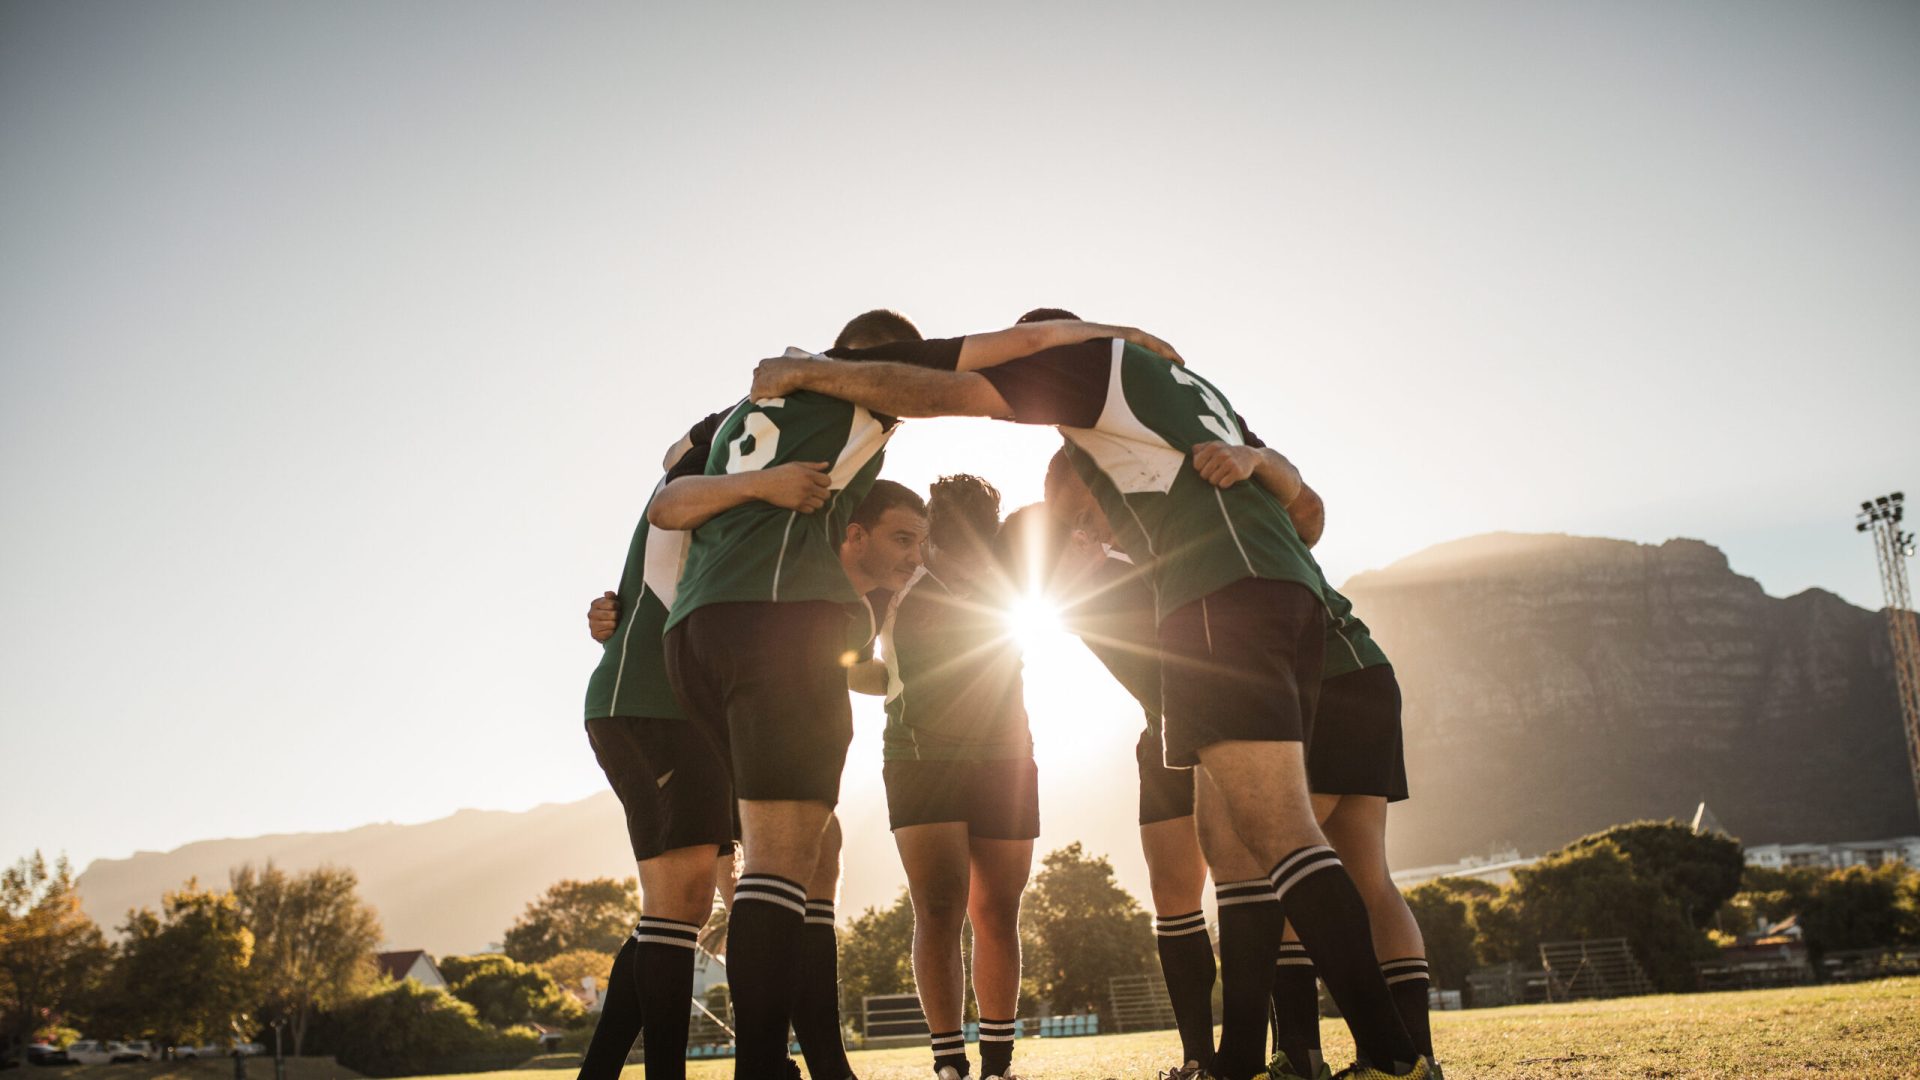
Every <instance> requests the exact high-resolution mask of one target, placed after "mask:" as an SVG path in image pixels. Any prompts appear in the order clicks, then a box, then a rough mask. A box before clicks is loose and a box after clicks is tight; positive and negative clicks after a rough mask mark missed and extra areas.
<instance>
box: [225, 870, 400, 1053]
mask: <svg viewBox="0 0 1920 1080" xmlns="http://www.w3.org/2000/svg"><path fill="white" fill-rule="evenodd" d="M232 883H233V894H234V897H235V899H237V900H238V901H239V904H240V913H241V917H242V918H243V919H244V920H245V922H246V925H247V928H248V929H250V930H252V931H253V943H254V949H253V963H252V970H253V975H254V981H255V987H256V991H255V992H256V994H257V998H256V1001H257V1002H258V1004H259V1005H260V1006H261V1008H262V1011H263V1012H264V1013H265V1014H266V1015H267V1016H270V1017H275V1018H282V1019H285V1020H286V1021H287V1027H288V1029H289V1033H290V1034H291V1035H292V1036H293V1053H294V1056H296V1057H298V1056H299V1054H300V1052H301V1049H302V1047H303V1045H304V1044H305V1042H306V1037H307V1024H308V1022H309V1021H311V1020H312V1018H313V1015H314V1013H315V1011H317V1010H322V1009H331V1008H333V1007H334V1006H336V1005H338V1004H340V1003H341V1002H344V1001H346V1000H348V999H349V998H351V997H353V996H354V995H355V994H356V992H358V991H360V990H362V989H364V988H365V987H366V986H367V985H368V984H370V983H371V982H372V981H373V978H374V959H373V958H374V950H375V949H376V948H378V947H379V944H380V936H381V934H380V918H379V916H377V915H375V914H374V913H373V909H372V908H369V907H367V906H366V905H365V904H362V903H361V902H360V898H359V896H358V895H357V894H356V892H355V888H356V886H357V885H358V881H357V879H356V878H355V877H354V874H353V871H351V870H346V869H342V868H339V867H326V866H323V867H321V868H319V869H317V870H309V871H307V872H306V873H304V874H298V875H289V874H288V873H287V872H286V871H284V870H281V869H279V868H278V867H276V866H274V865H273V864H272V863H271V862H269V863H268V864H267V865H266V868H265V869H263V870H255V869H254V868H253V867H252V866H251V865H247V866H242V867H241V868H240V869H238V870H236V871H234V873H233V876H232Z"/></svg>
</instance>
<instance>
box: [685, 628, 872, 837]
mask: <svg viewBox="0 0 1920 1080" xmlns="http://www.w3.org/2000/svg"><path fill="white" fill-rule="evenodd" d="M851 618H852V615H851V614H849V613H848V611H847V609H846V608H845V607H843V606H842V605H840V604H836V603H833V602H832V601H828V600H802V601H794V602H791V603H773V602H770V601H754V602H746V603H731V604H709V605H707V606H706V607H703V608H699V609H698V610H696V611H694V612H693V613H692V614H691V615H688V616H687V617H686V618H685V619H683V620H681V621H680V622H679V623H678V624H676V625H675V626H674V627H673V629H671V630H669V631H667V638H666V653H667V681H669V682H671V683H672V684H673V694H674V697H676V698H678V699H679V700H680V707H681V708H682V709H683V710H685V711H686V714H687V717H688V719H689V720H691V721H693V722H694V724H695V726H696V727H697V728H698V729H700V730H702V731H704V732H705V733H706V734H707V736H708V737H709V738H711V739H712V740H713V742H714V744H715V745H716V746H719V747H721V748H722V749H723V751H724V753H725V754H726V757H727V759H728V760H729V761H731V762H732V764H733V789H734V794H735V795H736V796H738V797H739V798H742V799H751V800H759V799H779V800H786V799H793V800H802V801H807V802H823V803H826V804H827V805H828V806H833V805H835V804H837V803H838V802H839V801H840V772H841V770H842V769H843V768H845V767H846V764H847V744H848V743H850V742H852V741H853V707H852V705H851V704H850V703H849V702H848V700H847V669H846V668H845V667H844V666H843V665H842V663H841V657H842V655H843V654H844V653H845V652H846V648H847V624H848V620H850V619H851Z"/></svg>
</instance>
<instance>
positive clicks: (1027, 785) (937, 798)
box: [881, 758, 1040, 840]
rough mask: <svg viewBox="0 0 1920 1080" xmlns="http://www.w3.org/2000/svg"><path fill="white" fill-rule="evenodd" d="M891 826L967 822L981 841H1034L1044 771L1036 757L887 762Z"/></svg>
mask: <svg viewBox="0 0 1920 1080" xmlns="http://www.w3.org/2000/svg"><path fill="white" fill-rule="evenodd" d="M881 776H882V777H883V778H884V779H885V780H886V784H887V821H888V824H889V825H890V827H892V828H895V829H904V828H906V827H908V826H909V825H939V824H942V823H944V822H949V821H964V822H966V823H967V835H968V836H977V837H980V838H981V839H983V840H1032V839H1033V838H1034V837H1036V836H1039V835H1040V770H1039V768H1038V767H1037V766H1035V765H1034V763H1033V759H1032V758H1011V759H1007V760H1003V761H889V762H887V763H886V764H885V765H884V766H882V768H881Z"/></svg>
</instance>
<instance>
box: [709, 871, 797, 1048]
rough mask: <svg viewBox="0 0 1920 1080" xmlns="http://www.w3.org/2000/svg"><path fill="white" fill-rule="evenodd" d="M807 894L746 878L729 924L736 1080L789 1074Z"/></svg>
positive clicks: (771, 879)
mask: <svg viewBox="0 0 1920 1080" xmlns="http://www.w3.org/2000/svg"><path fill="white" fill-rule="evenodd" d="M806 900H807V890H805V889H803V888H801V887H800V886H799V885H796V884H794V883H793V882H791V881H788V880H787V879H786V878H783V877H776V876H774V875H772V874H743V875H741V877H740V882H739V884H737V885H735V886H734V888H733V916H732V918H731V919H730V920H729V921H728V924H727V987H728V989H729V990H731V991H732V992H733V1032H734V1059H733V1073H734V1075H735V1076H737V1077H742V1078H749V1077H750V1078H752V1080H760V1078H761V1077H771V1076H784V1075H786V1071H787V1065H786V1061H787V1022H788V1019H789V1015H790V1011H791V1006H792V1002H793V980H794V969H795V968H796V966H797V961H798V960H799V959H800V928H801V925H802V923H803V920H804V919H805V917H806V910H807V909H806Z"/></svg>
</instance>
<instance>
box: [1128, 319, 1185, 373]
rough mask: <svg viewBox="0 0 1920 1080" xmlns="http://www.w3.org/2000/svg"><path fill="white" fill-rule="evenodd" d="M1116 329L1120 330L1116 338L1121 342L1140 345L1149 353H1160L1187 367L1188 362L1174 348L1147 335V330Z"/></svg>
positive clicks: (1134, 327)
mask: <svg viewBox="0 0 1920 1080" xmlns="http://www.w3.org/2000/svg"><path fill="white" fill-rule="evenodd" d="M1115 329H1116V330H1118V331H1119V333H1117V334H1115V335H1114V336H1115V337H1118V338H1120V339H1121V340H1123V341H1125V342H1127V343H1128V344H1130V345H1138V346H1140V347H1141V348H1143V349H1145V350H1147V351H1148V352H1152V353H1159V354H1160V355H1161V356H1164V357H1166V358H1167V359H1169V360H1171V361H1173V362H1174V363H1176V364H1179V365H1180V366H1181V367H1186V366H1187V362H1186V361H1185V360H1183V359H1181V358H1180V354H1179V353H1178V352H1176V351H1175V350H1174V348H1173V346H1171V345H1169V344H1167V343H1166V342H1164V341H1162V340H1160V339H1159V338H1157V337H1154V336H1153V335H1152V334H1149V333H1147V332H1146V331H1145V330H1142V329H1140V328H1139V327H1137V326H1119V327H1115Z"/></svg>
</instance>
